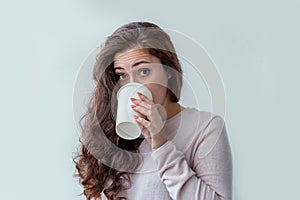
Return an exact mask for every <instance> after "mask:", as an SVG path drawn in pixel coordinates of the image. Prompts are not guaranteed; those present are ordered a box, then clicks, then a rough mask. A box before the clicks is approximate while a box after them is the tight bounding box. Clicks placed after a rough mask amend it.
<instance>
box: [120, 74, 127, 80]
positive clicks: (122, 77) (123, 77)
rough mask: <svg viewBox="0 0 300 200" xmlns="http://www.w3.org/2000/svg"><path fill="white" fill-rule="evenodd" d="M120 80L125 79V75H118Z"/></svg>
mask: <svg viewBox="0 0 300 200" xmlns="http://www.w3.org/2000/svg"><path fill="white" fill-rule="evenodd" d="M118 76H119V78H120V80H124V79H126V77H127V75H126V74H118Z"/></svg>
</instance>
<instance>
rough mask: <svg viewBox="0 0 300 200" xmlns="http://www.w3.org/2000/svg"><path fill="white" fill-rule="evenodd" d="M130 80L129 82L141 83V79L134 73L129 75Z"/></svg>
mask: <svg viewBox="0 0 300 200" xmlns="http://www.w3.org/2000/svg"><path fill="white" fill-rule="evenodd" d="M128 81H129V83H132V82H136V83H140V82H139V80H138V79H137V77H136V76H135V75H133V74H130V75H129V79H128Z"/></svg>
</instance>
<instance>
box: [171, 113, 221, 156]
mask: <svg viewBox="0 0 300 200" xmlns="http://www.w3.org/2000/svg"><path fill="white" fill-rule="evenodd" d="M224 124H225V122H224V119H223V117H221V116H220V115H217V114H214V113H212V112H208V111H201V110H198V109H196V108H192V107H187V108H185V110H184V112H183V113H182V121H181V123H180V126H179V129H178V131H177V134H176V135H175V137H174V138H173V142H174V143H175V144H176V146H177V147H178V148H179V149H180V150H182V151H185V150H186V149H187V148H189V147H191V146H193V145H196V143H198V144H199V142H201V141H203V140H204V139H207V136H208V135H211V134H213V135H214V136H215V137H218V134H220V133H221V131H222V129H223V127H224ZM215 139H216V138H215Z"/></svg>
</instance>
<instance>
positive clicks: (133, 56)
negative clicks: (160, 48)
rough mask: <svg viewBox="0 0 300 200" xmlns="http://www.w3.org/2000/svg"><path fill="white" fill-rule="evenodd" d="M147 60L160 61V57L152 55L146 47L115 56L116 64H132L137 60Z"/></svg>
mask: <svg viewBox="0 0 300 200" xmlns="http://www.w3.org/2000/svg"><path fill="white" fill-rule="evenodd" d="M139 60H146V61H149V62H152V63H159V62H160V60H159V58H157V57H155V56H153V55H151V54H150V53H149V52H148V50H146V49H131V50H127V51H124V52H121V53H117V54H116V55H115V56H114V66H115V67H116V66H122V65H126V66H127V65H131V64H133V63H134V62H136V61H139Z"/></svg>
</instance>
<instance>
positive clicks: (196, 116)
mask: <svg viewBox="0 0 300 200" xmlns="http://www.w3.org/2000/svg"><path fill="white" fill-rule="evenodd" d="M185 110H186V112H184V113H183V119H184V120H183V123H185V125H188V124H189V125H191V126H192V127H194V128H196V129H197V130H199V131H201V130H202V129H205V128H207V126H209V125H217V126H223V125H224V123H225V121H224V119H223V117H222V116H220V115H218V114H215V113H212V112H209V111H202V110H198V109H196V108H193V107H187V108H185Z"/></svg>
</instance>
